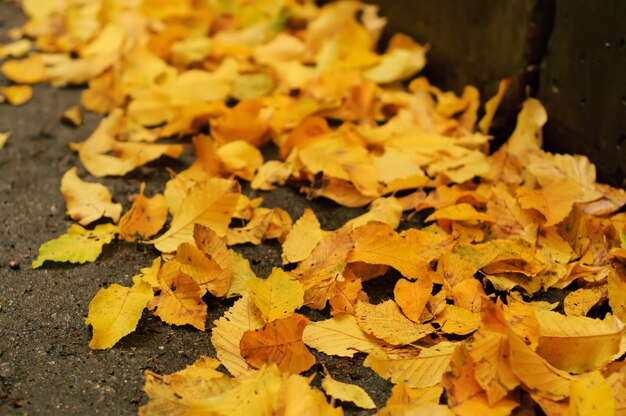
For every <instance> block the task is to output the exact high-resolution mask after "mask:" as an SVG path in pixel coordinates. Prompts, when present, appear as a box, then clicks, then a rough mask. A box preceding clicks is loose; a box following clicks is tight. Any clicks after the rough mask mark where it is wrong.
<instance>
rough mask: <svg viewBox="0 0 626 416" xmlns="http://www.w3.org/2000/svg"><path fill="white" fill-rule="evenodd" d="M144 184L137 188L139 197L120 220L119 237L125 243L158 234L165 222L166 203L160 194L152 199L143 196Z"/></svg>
mask: <svg viewBox="0 0 626 416" xmlns="http://www.w3.org/2000/svg"><path fill="white" fill-rule="evenodd" d="M145 188H146V185H145V183H143V182H142V183H141V185H140V187H139V195H138V196H137V199H135V202H133V206H132V207H131V208H130V210H128V212H126V214H124V216H123V217H122V218H121V219H120V224H119V225H120V237H121V238H123V239H124V240H126V241H134V239H135V238H136V237H137V236H139V237H140V238H148V237H152V236H153V235H154V234H156V233H158V232H159V230H161V228H163V225H164V224H165V221H166V220H167V202H166V201H165V197H164V196H163V195H161V194H156V195H155V196H153V197H152V198H146V197H145V196H144V194H143V193H144V190H145Z"/></svg>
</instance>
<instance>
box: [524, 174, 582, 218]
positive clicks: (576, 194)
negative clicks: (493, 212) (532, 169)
mask: <svg viewBox="0 0 626 416" xmlns="http://www.w3.org/2000/svg"><path fill="white" fill-rule="evenodd" d="M581 192H582V189H581V187H580V185H579V184H578V183H576V182H573V181H571V180H568V179H565V180H559V181H554V182H550V183H549V184H548V185H546V186H544V187H542V188H541V189H530V188H528V187H526V186H523V187H520V188H518V190H517V198H518V200H519V203H520V205H521V206H522V208H525V209H530V208H533V209H536V210H537V211H539V212H540V213H541V214H543V216H544V217H545V218H546V222H545V226H546V227H549V226H551V225H555V224H558V223H560V222H561V221H563V220H564V219H565V217H567V216H568V215H569V213H570V212H571V211H572V207H573V206H574V203H575V202H577V200H578V199H579V198H580V196H581Z"/></svg>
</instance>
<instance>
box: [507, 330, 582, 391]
mask: <svg viewBox="0 0 626 416" xmlns="http://www.w3.org/2000/svg"><path fill="white" fill-rule="evenodd" d="M509 345H510V348H511V355H510V356H509V362H510V363H511V370H512V371H513V373H514V374H515V375H516V376H517V377H519V379H520V380H521V382H522V383H523V384H524V385H525V386H526V388H528V389H530V390H531V391H533V392H535V393H537V394H538V395H540V396H543V397H546V398H549V399H552V400H557V401H558V400H561V399H565V398H567V397H569V395H570V383H571V382H572V381H574V380H576V378H575V377H573V376H571V375H569V373H566V372H565V371H562V370H559V369H557V368H554V367H553V366H551V365H550V364H549V363H548V362H547V361H546V360H544V359H543V358H541V357H540V356H539V354H537V353H536V352H534V351H533V350H532V349H531V348H530V347H529V346H528V345H526V344H525V343H524V341H523V340H522V338H520V337H519V336H518V335H517V334H515V333H514V332H513V331H509Z"/></svg>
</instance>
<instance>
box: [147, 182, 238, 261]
mask: <svg viewBox="0 0 626 416" xmlns="http://www.w3.org/2000/svg"><path fill="white" fill-rule="evenodd" d="M239 192H240V190H239V184H238V183H237V182H234V181H230V180H225V179H219V178H209V179H207V180H206V181H204V182H200V183H198V184H196V185H194V186H193V187H192V188H190V189H189V192H188V193H187V195H186V197H185V199H183V201H182V202H181V204H180V206H179V207H178V209H177V210H176V212H175V213H174V215H173V216H172V217H173V218H172V223H171V224H170V228H169V229H168V230H167V231H166V232H165V233H164V234H163V235H161V236H160V237H157V238H156V239H154V240H151V241H149V243H151V244H154V246H155V247H156V248H157V250H159V251H162V252H165V253H171V252H173V251H175V250H176V248H177V247H178V245H179V244H180V243H184V242H188V243H190V242H192V241H193V236H192V234H193V227H194V224H201V225H203V226H205V227H208V228H211V229H212V230H213V231H215V232H216V233H217V234H218V235H222V236H223V235H224V234H225V233H226V230H227V228H228V224H229V223H230V218H231V216H232V214H233V212H234V210H235V206H236V204H237V198H238V197H239Z"/></svg>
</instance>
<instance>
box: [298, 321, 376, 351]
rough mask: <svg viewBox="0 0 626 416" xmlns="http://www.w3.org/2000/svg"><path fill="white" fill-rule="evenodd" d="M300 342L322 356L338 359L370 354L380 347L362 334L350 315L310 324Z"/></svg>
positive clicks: (373, 340) (374, 340)
mask: <svg viewBox="0 0 626 416" xmlns="http://www.w3.org/2000/svg"><path fill="white" fill-rule="evenodd" d="M302 340H303V341H304V343H305V344H306V345H308V346H309V347H311V348H315V349H316V350H318V351H320V352H323V353H324V354H328V355H337V356H339V357H354V354H356V353H357V352H370V351H372V350H373V349H374V348H376V347H377V346H378V345H380V344H379V342H378V341H377V340H376V339H374V338H372V337H370V336H368V335H367V334H365V333H364V332H363V330H362V329H361V328H360V327H359V325H358V323H357V321H356V319H355V317H354V316H352V315H343V316H338V317H334V318H331V319H327V320H325V321H319V322H311V323H310V324H309V325H308V326H307V327H306V328H304V333H303V334H302Z"/></svg>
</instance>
